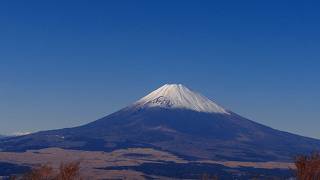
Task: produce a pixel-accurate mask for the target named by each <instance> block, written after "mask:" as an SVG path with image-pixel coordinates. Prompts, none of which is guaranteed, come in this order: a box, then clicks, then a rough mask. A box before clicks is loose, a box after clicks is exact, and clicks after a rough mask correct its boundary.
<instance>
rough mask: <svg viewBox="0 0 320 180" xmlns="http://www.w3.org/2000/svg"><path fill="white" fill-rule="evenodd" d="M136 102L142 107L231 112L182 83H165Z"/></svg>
mask: <svg viewBox="0 0 320 180" xmlns="http://www.w3.org/2000/svg"><path fill="white" fill-rule="evenodd" d="M135 104H136V105H138V106H140V107H162V108H181V109H189V110H194V111H198V112H207V113H221V114H229V113H228V112H227V111H226V110H225V109H224V108H222V107H220V106H219V105H218V104H216V103H215V102H213V101H211V100H210V99H208V98H206V97H204V96H202V95H201V94H198V93H196V92H193V91H191V90H190V89H188V88H187V87H185V86H183V85H182V84H165V85H163V86H162V87H160V88H159V89H156V90H155V91H153V92H151V93H150V94H148V95H147V96H145V97H143V98H141V99H140V100H138V101H137V102H136V103H135Z"/></svg>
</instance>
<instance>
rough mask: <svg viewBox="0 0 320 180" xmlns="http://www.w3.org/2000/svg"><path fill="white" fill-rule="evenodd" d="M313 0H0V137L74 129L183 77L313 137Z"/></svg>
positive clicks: (316, 35)
mask: <svg viewBox="0 0 320 180" xmlns="http://www.w3.org/2000/svg"><path fill="white" fill-rule="evenodd" d="M319 8H320V5H319V4H318V3H317V2H316V1H313V2H312V1H292V0H290V1H279V0H277V1H219V2H218V1H216V2H215V1H172V0H170V1H135V2H134V1H79V0H77V1H68V2H66V1H42V0H41V1H10V0H7V1H1V2H0V25H1V27H0V134H10V133H14V132H26V131H37V130H46V129H54V128H62V127H71V126H76V125H80V124H84V123H87V122H90V121H93V120H95V119H98V118H100V117H102V116H105V115H107V114H109V113H112V112H114V111H116V110H118V109H119V108H121V107H124V106H126V105H128V104H130V103H132V102H133V101H135V100H137V99H138V98H140V97H142V96H144V95H145V94H146V93H148V92H149V91H152V90H154V89H156V88H158V87H159V86H161V85H163V84H165V83H182V84H184V85H186V86H188V87H189V88H191V89H193V90H196V91H198V92H200V93H202V94H204V95H205V96H207V97H209V98H211V99H214V100H215V101H217V102H218V103H220V104H221V105H223V106H224V107H226V108H228V109H230V110H232V111H234V112H236V113H239V114H240V115H243V116H246V117H248V118H250V119H253V120H255V121H257V122H260V123H263V124H266V125H269V126H271V127H273V128H276V129H280V130H285V131H290V132H293V133H298V134H301V135H306V136H311V137H317V138H320V131H319V127H320V111H319V107H320V23H319V19H320V11H319Z"/></svg>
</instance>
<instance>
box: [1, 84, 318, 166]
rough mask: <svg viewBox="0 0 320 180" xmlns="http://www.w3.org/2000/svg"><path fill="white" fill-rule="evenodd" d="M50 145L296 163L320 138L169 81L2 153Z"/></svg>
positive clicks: (5, 144) (12, 142)
mask: <svg viewBox="0 0 320 180" xmlns="http://www.w3.org/2000/svg"><path fill="white" fill-rule="evenodd" d="M47 147H60V148H65V149H77V150H90V151H112V150H116V149H122V148H130V147H149V148H154V149H159V150H163V151H168V152H171V153H174V154H176V155H179V156H180V157H184V158H186V159H210V160H235V161H254V162H259V161H291V160H292V158H293V157H294V156H296V155H298V154H302V153H308V152H311V151H314V150H319V149H320V140H317V139H313V138H307V137H303V136H299V135H294V134H291V133H288V132H283V131H279V130H275V129H273V128H270V127H267V126H264V125H261V124H259V123H256V122H254V121H251V120H249V119H246V118H244V117H241V116H240V115H237V114H236V113H234V112H232V111H229V110H226V109H225V108H223V107H221V106H220V105H218V104H217V103H215V102H214V101H211V100H209V99H208V98H206V97H204V96H202V95H200V94H198V93H195V92H193V91H191V90H190V89H188V88H186V87H185V86H183V85H181V84H166V85H164V86H162V87H160V88H159V89H157V90H155V91H153V92H151V93H150V94H148V95H147V96H145V97H143V98H141V99H140V100H138V101H137V102H135V103H133V104H132V105H130V106H127V107H125V108H123V109H121V110H119V111H117V112H115V113H113V114H110V115H108V116H106V117H103V118H101V119H99V120H96V121H94V122H91V123H89V124H86V125H83V126H79V127H74V128H65V129H58V130H50V131H42V132H37V133H33V134H29V135H25V136H19V137H12V138H7V139H5V140H0V149H1V150H2V151H26V150H29V149H41V148H47Z"/></svg>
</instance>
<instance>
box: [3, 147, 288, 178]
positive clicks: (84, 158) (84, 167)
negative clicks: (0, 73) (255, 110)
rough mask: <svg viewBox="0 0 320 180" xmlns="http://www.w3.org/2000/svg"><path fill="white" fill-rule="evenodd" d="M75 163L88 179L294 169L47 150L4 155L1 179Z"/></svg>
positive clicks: (133, 152)
mask: <svg viewBox="0 0 320 180" xmlns="http://www.w3.org/2000/svg"><path fill="white" fill-rule="evenodd" d="M73 161H79V162H80V163H81V173H82V177H84V179H174V178H175V179H199V178H201V176H202V175H203V174H210V175H217V176H219V177H220V179H230V178H234V177H237V179H248V178H253V177H259V178H260V179H268V178H270V177H281V178H287V177H290V176H292V169H294V164H292V163H286V162H237V161H211V160H202V161H189V160H185V159H183V158H180V157H178V156H176V155H174V154H171V153H168V152H164V151H159V150H155V149H150V148H129V149H120V150H115V151H112V152H99V151H80V150H65V149H60V148H47V149H41V150H30V151H27V152H0V169H2V171H1V170H0V176H7V175H9V174H10V173H11V174H12V173H13V172H12V169H14V168H13V167H12V166H10V165H16V167H15V168H18V169H19V170H20V171H21V170H23V169H25V171H26V168H25V167H36V166H37V165H39V164H49V165H51V166H52V167H54V168H56V169H57V168H58V167H59V165H60V164H61V163H63V162H65V163H67V162H73ZM8 163H10V164H8ZM1 166H2V167H1ZM5 168H7V170H6V169H5ZM10 168H11V171H9V170H10ZM8 172H10V173H8ZM17 173H21V172H18V171H17Z"/></svg>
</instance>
